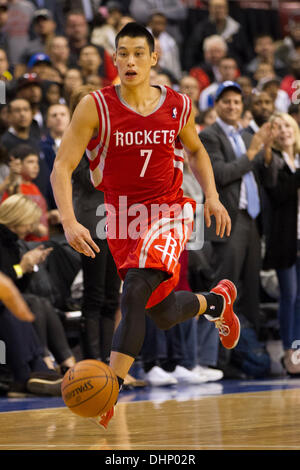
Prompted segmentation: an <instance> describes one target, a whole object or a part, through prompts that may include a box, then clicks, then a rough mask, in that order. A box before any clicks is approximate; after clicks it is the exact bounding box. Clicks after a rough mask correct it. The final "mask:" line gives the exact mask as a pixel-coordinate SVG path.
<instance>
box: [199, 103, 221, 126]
mask: <svg viewBox="0 0 300 470" xmlns="http://www.w3.org/2000/svg"><path fill="white" fill-rule="evenodd" d="M217 117H218V116H217V113H216V110H215V108H207V109H206V110H205V111H200V113H199V117H198V119H197V123H199V128H200V131H201V130H202V129H205V127H206V126H211V125H212V124H213V123H214V122H215V121H216V119H217Z"/></svg>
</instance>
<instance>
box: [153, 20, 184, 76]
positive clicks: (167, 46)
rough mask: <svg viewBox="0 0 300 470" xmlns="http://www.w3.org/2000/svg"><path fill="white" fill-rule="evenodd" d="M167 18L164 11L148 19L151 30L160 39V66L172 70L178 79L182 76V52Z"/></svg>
mask: <svg viewBox="0 0 300 470" xmlns="http://www.w3.org/2000/svg"><path fill="white" fill-rule="evenodd" d="M167 22H168V20H167V18H166V16H165V15H164V14H163V13H159V12H156V13H154V14H153V15H151V16H150V18H149V21H148V24H147V25H148V28H149V31H150V32H151V33H152V35H153V36H154V38H155V39H158V40H159V44H160V58H159V61H158V62H159V66H160V67H161V68H163V69H164V68H165V69H168V70H170V71H172V73H173V75H174V76H175V78H176V79H177V80H179V79H180V78H181V76H182V70H181V63H180V54H179V49H178V46H177V43H176V41H175V39H174V38H173V37H172V36H171V35H170V34H169V33H168V32H167Z"/></svg>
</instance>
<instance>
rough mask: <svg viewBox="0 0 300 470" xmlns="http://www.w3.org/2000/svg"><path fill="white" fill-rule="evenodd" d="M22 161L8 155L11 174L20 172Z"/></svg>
mask: <svg viewBox="0 0 300 470" xmlns="http://www.w3.org/2000/svg"><path fill="white" fill-rule="evenodd" d="M21 168H22V163H21V160H20V159H19V158H14V157H10V161H9V169H10V172H11V174H12V175H18V176H19V175H20V174H21Z"/></svg>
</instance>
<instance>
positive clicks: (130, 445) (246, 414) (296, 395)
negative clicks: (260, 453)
mask: <svg viewBox="0 0 300 470" xmlns="http://www.w3.org/2000/svg"><path fill="white" fill-rule="evenodd" d="M299 422H300V391H299V389H298V390H297V389H294V390H276V391H270V392H258V393H242V394H232V395H221V396H213V397H212V396H210V397H201V398H196V399H192V400H188V401H176V400H169V401H165V402H163V403H160V404H158V403H153V402H150V401H147V402H146V401H145V402H131V403H119V404H118V406H117V408H116V414H115V417H114V419H113V420H112V421H111V423H110V425H109V428H108V430H107V431H105V430H103V429H102V428H98V427H97V426H96V425H95V424H94V423H92V422H90V421H89V420H88V419H83V418H80V417H77V416H75V415H74V414H72V413H71V412H70V411H69V410H68V409H66V408H55V409H46V410H33V411H18V412H10V413H1V414H0V429H1V434H0V449H1V450H4V449H10V450H12V449H27V450H28V449H36V450H41V449H47V450H50V449H55V450H56V449H68V450H70V449H77V450H80V449H85V450H87V449H91V450H159V449H165V450H174V449H176V450H198V449H219V450H220V449H226V450H228V449H233V450H235V449H247V450H248V449H249V450H250V449H300V432H299Z"/></svg>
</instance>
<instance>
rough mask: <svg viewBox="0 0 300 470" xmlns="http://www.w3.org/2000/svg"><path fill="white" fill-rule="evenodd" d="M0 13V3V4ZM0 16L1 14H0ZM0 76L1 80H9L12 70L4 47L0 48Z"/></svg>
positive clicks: (11, 77) (11, 76)
mask: <svg viewBox="0 0 300 470" xmlns="http://www.w3.org/2000/svg"><path fill="white" fill-rule="evenodd" d="M0 13H1V4H0ZM0 18H1V14H0ZM0 77H1V80H3V79H4V80H6V81H10V80H12V79H13V71H12V68H11V67H10V65H9V62H8V59H7V53H6V51H5V50H4V49H2V48H0Z"/></svg>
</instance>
